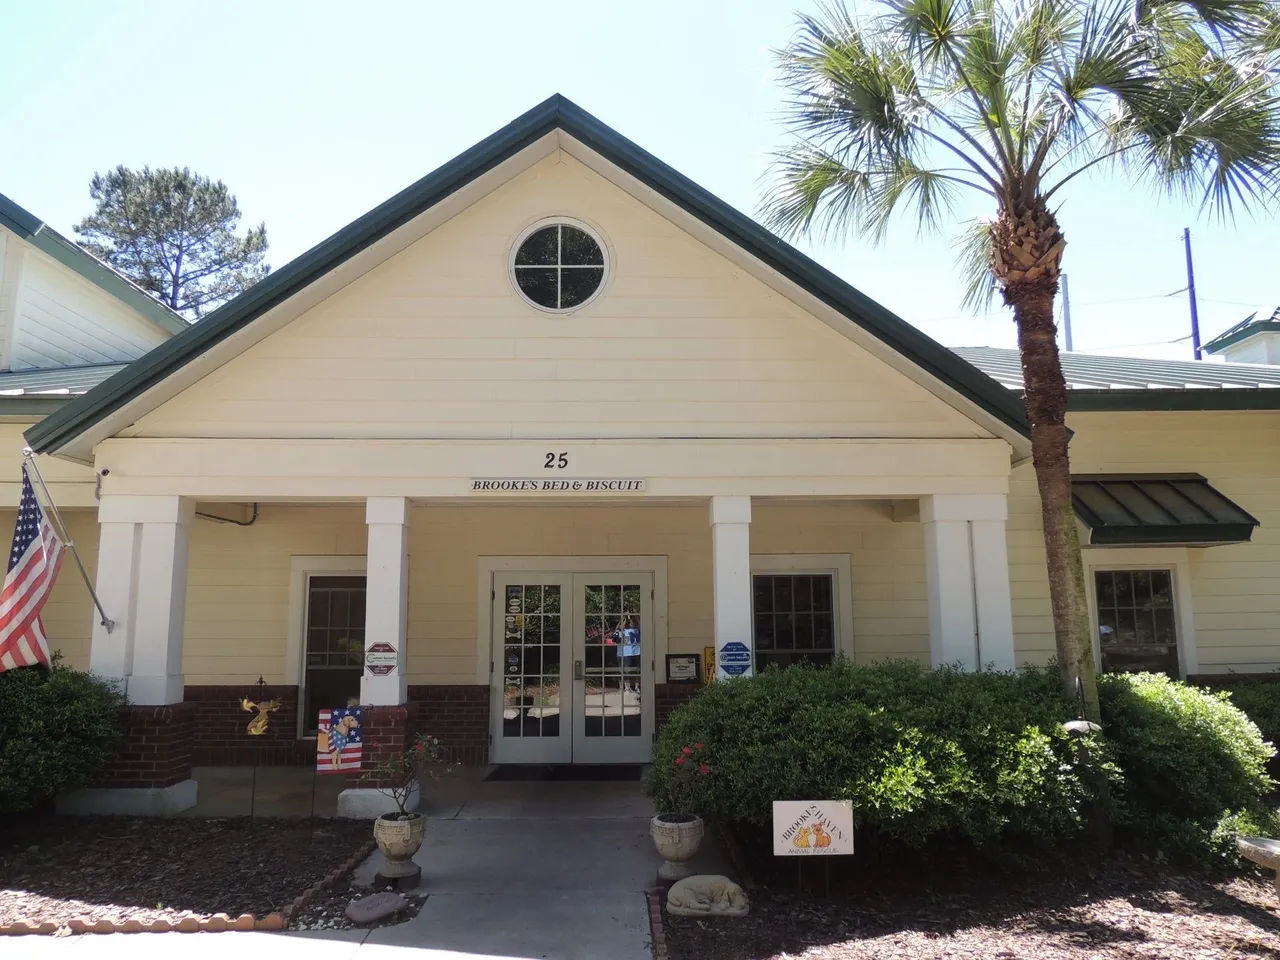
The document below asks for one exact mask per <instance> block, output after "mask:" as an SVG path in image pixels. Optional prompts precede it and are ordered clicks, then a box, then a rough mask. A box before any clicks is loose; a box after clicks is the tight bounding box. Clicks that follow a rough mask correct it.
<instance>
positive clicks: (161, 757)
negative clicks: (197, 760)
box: [98, 703, 196, 787]
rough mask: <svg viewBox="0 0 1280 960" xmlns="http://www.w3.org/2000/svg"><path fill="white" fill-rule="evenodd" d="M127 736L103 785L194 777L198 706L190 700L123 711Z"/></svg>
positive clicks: (135, 784)
mask: <svg viewBox="0 0 1280 960" xmlns="http://www.w3.org/2000/svg"><path fill="white" fill-rule="evenodd" d="M121 718H122V720H123V723H124V739H123V740H122V741H121V743H120V747H119V749H118V750H117V751H116V756H115V758H114V759H113V760H112V762H111V764H110V766H109V767H108V769H107V774H106V776H105V777H104V778H103V780H102V782H101V783H99V784H98V786H101V787H170V786H173V785H174V784H175V783H181V782H182V781H183V780H189V779H191V758H192V738H193V736H194V733H195V720H196V710H195V705H194V704H190V703H172V704H167V705H165V706H158V707H155V706H133V707H125V708H124V709H123V710H122V711H121Z"/></svg>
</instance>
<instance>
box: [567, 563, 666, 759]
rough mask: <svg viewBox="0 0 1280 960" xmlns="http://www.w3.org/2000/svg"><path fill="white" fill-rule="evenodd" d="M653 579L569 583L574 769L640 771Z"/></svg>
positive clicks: (649, 686)
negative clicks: (596, 766) (608, 766)
mask: <svg viewBox="0 0 1280 960" xmlns="http://www.w3.org/2000/svg"><path fill="white" fill-rule="evenodd" d="M651 596H652V576H651V575H650V574H648V573H641V574H577V575H575V577H574V625H573V628H572V637H573V641H574V646H575V650H574V654H573V655H574V677H575V681H574V687H575V690H574V716H573V759H574V762H575V763H642V762H645V761H647V760H648V759H649V755H650V748H651V741H652V735H653V729H652V724H653V719H652V718H653V711H652V708H651V704H652V700H653V669H652V662H653V651H652V647H651V644H652V640H651V638H650V637H649V636H648V632H647V631H648V630H649V629H651V622H652V616H651V606H652V604H651Z"/></svg>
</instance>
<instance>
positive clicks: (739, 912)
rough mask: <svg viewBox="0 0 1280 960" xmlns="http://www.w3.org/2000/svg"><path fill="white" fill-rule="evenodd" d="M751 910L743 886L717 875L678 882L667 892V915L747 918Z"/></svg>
mask: <svg viewBox="0 0 1280 960" xmlns="http://www.w3.org/2000/svg"><path fill="white" fill-rule="evenodd" d="M749 907H750V904H748V903H747V895H746V894H745V893H743V892H742V888H741V887H740V886H738V885H737V884H736V883H734V882H733V881H732V880H730V879H729V878H728V877H721V876H717V875H714V874H703V875H700V876H694V877H685V878H684V879H683V880H677V881H676V882H675V883H673V884H672V885H671V889H670V890H669V891H668V892H667V912H668V913H672V914H675V915H676V916H679V917H703V916H708V915H712V916H720V917H745V916H746V915H747V910H748V908H749Z"/></svg>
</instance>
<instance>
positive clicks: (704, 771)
mask: <svg viewBox="0 0 1280 960" xmlns="http://www.w3.org/2000/svg"><path fill="white" fill-rule="evenodd" d="M698 772H699V773H702V774H707V773H710V772H711V768H710V767H708V766H707V765H706V764H705V763H700V764H698Z"/></svg>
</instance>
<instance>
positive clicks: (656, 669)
mask: <svg viewBox="0 0 1280 960" xmlns="http://www.w3.org/2000/svg"><path fill="white" fill-rule="evenodd" d="M477 567H478V570H477V579H476V607H477V610H476V624H477V627H478V629H477V631H476V646H475V653H476V682H477V683H480V684H483V685H485V686H487V687H488V688H489V698H490V710H489V717H490V721H489V742H490V746H491V748H496V746H497V734H498V729H499V723H500V718H501V706H502V703H501V701H502V682H501V680H502V677H501V673H500V672H499V670H498V665H497V663H496V645H497V633H496V631H497V627H498V623H499V621H498V620H497V619H496V618H497V617H498V616H499V613H498V604H497V601H498V599H499V597H498V594H497V590H496V589H495V586H494V584H495V576H497V575H499V574H529V575H531V576H536V575H537V574H544V575H545V574H563V575H565V576H566V578H567V579H566V581H565V582H567V583H568V584H570V585H571V586H573V587H574V589H573V590H571V592H570V594H569V596H567V597H565V598H563V599H562V601H561V603H562V611H563V613H562V615H564V616H568V617H570V618H574V617H576V614H577V602H576V601H577V593H578V590H577V589H576V581H575V575H582V574H587V575H588V576H590V575H593V574H599V575H607V574H625V573H628V572H632V571H635V572H645V573H648V574H650V575H651V576H652V578H653V592H652V596H651V598H650V599H649V607H648V610H649V619H650V626H649V627H648V629H647V632H648V634H649V637H650V638H651V639H650V640H649V642H648V643H646V644H645V647H644V651H645V654H646V655H647V656H648V657H649V661H648V663H644V664H643V666H644V667H645V668H646V669H644V671H643V676H644V687H643V691H644V700H643V702H644V705H645V713H644V714H643V716H644V720H643V724H642V729H643V730H644V731H645V732H646V733H647V734H649V736H644V735H642V737H641V739H642V740H644V741H645V746H646V748H647V747H648V746H649V741H650V740H651V739H652V737H651V735H652V731H653V730H654V724H655V709H654V707H655V704H654V685H655V684H657V683H663V682H665V680H666V654H667V558H666V557H664V556H628V557H614V556H561V557H552V556H537V557H480V558H479V559H478V563H477ZM566 603H567V606H565V604H566ZM566 629H567V625H566ZM562 649H563V650H564V659H563V663H564V664H565V666H564V667H562V676H570V677H571V676H572V663H573V659H572V657H571V656H570V655H569V654H570V652H571V649H572V645H571V644H564V645H562ZM566 668H567V669H568V671H569V672H568V673H566V672H564V671H565V669H566ZM575 686H576V685H575ZM579 717H580V712H579V713H576V715H575V717H574V724H575V725H576V723H577V722H578V719H579ZM563 735H564V734H563V733H562V736H563ZM569 736H572V731H570V732H569ZM556 742H558V741H556ZM526 762H528V761H526ZM588 762H589V761H588ZM623 762H632V761H623Z"/></svg>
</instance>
